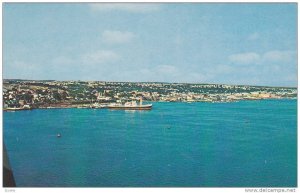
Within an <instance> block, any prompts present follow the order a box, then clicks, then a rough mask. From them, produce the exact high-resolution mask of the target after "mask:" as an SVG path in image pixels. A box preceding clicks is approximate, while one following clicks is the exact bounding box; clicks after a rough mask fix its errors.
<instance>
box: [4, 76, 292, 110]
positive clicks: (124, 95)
mask: <svg viewBox="0 0 300 193" xmlns="http://www.w3.org/2000/svg"><path fill="white" fill-rule="evenodd" d="M296 97H297V88H291V87H261V86H244V85H223V84H184V83H152V82H151V83H149V82H145V83H142V82H139V83H134V82H103V81H35V80H32V81H30V80H4V82H3V101H4V109H6V108H47V107H70V106H73V107H76V106H77V107H78V106H80V105H86V104H93V103H95V102H97V103H113V102H119V103H122V102H126V101H132V100H139V99H140V98H142V99H143V100H146V101H166V102H201V101H203V102H232V101H238V100H258V99H271V98H276V99H277V98H296Z"/></svg>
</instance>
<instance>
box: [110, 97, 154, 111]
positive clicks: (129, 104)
mask: <svg viewBox="0 0 300 193" xmlns="http://www.w3.org/2000/svg"><path fill="white" fill-rule="evenodd" d="M142 103H143V102H142V99H140V103H139V104H138V103H137V102H136V101H130V102H126V103H125V104H121V103H112V104H109V105H107V107H108V108H109V109H117V110H151V109H152V104H146V105H143V104H142Z"/></svg>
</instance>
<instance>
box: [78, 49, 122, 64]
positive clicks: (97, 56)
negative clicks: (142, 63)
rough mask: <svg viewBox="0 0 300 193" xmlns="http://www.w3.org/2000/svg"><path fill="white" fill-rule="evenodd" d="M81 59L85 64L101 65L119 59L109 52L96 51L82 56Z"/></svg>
mask: <svg viewBox="0 0 300 193" xmlns="http://www.w3.org/2000/svg"><path fill="white" fill-rule="evenodd" d="M81 59H82V62H84V63H85V64H94V63H98V64H103V63H110V62H115V61H117V60H119V59H120V56H119V55H118V54H116V53H115V52H113V51H111V50H97V51H94V52H90V53H87V54H84V55H83V56H82V58H81Z"/></svg>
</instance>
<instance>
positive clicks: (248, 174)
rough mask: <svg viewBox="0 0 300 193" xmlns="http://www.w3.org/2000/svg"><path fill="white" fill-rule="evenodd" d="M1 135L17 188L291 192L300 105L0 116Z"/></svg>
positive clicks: (172, 106) (167, 106) (161, 105)
mask: <svg viewBox="0 0 300 193" xmlns="http://www.w3.org/2000/svg"><path fill="white" fill-rule="evenodd" d="M58 134H60V137H58V136H57V135H58ZM3 135H4V136H3V137H4V143H5V145H6V148H7V153H8V156H9V160H10V165H11V167H12V170H13V173H14V177H15V181H16V184H17V186H19V187H295V186H297V100H285V99H280V100H258V101H240V102H234V103H202V102H198V103H179V102H178V103H177V102H174V103H167V102H156V103H153V109H152V110H150V111H124V110H109V109H36V110H31V111H16V112H3Z"/></svg>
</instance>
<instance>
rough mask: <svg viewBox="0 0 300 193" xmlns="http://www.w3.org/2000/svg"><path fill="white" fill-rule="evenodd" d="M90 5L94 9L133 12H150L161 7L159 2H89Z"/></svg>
mask: <svg viewBox="0 0 300 193" xmlns="http://www.w3.org/2000/svg"><path fill="white" fill-rule="evenodd" d="M89 7H90V8H91V9H92V10H93V11H100V12H110V11H124V12H131V13H150V12H154V11H158V10H160V9H161V6H160V5H159V4H154V3H92V4H89Z"/></svg>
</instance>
